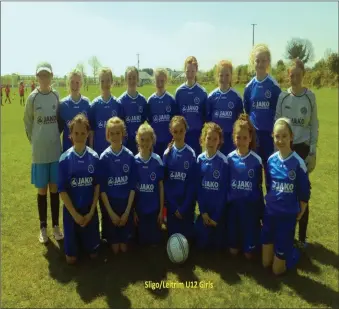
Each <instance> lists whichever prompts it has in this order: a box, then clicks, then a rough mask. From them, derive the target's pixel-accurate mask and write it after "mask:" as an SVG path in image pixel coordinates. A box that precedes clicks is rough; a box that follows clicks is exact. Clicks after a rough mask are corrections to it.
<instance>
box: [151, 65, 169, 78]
mask: <svg viewBox="0 0 339 309" xmlns="http://www.w3.org/2000/svg"><path fill="white" fill-rule="evenodd" d="M160 74H164V75H165V77H166V80H168V72H167V70H166V69H162V68H158V69H155V71H154V77H155V78H156V77H157V76H159V75H160Z"/></svg>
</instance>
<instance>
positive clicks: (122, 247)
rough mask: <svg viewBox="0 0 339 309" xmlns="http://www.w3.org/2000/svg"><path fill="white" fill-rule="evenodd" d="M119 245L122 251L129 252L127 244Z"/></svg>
mask: <svg viewBox="0 0 339 309" xmlns="http://www.w3.org/2000/svg"><path fill="white" fill-rule="evenodd" d="M119 247H120V251H121V252H127V244H120V246H119Z"/></svg>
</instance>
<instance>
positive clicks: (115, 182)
mask: <svg viewBox="0 0 339 309" xmlns="http://www.w3.org/2000/svg"><path fill="white" fill-rule="evenodd" d="M127 182H128V176H121V177H109V178H108V181H107V184H108V186H110V187H112V186H122V185H126V184H127Z"/></svg>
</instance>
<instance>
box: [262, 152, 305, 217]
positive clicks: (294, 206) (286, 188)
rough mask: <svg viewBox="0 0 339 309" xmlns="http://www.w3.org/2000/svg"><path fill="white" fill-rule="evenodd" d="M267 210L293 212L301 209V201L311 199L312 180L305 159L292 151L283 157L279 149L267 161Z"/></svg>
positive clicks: (281, 212) (269, 211) (283, 212)
mask: <svg viewBox="0 0 339 309" xmlns="http://www.w3.org/2000/svg"><path fill="white" fill-rule="evenodd" d="M266 181H267V195H266V211H267V212H268V213H274V214H293V213H298V212H299V211H300V201H303V202H308V200H309V199H310V181H309V178H308V173H307V168H306V165H305V162H304V160H303V159H301V158H300V156H299V155H298V154H297V153H296V152H294V151H293V152H292V153H291V155H290V156H288V157H287V158H286V159H282V158H281V156H280V154H279V152H278V151H277V152H276V153H274V154H273V155H271V156H270V157H269V159H268V161H267V174H266Z"/></svg>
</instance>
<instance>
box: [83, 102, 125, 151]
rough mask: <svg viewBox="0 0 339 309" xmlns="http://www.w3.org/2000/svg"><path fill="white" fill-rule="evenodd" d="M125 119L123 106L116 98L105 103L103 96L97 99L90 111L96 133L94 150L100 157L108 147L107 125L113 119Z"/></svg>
mask: <svg viewBox="0 0 339 309" xmlns="http://www.w3.org/2000/svg"><path fill="white" fill-rule="evenodd" d="M115 116H116V117H119V118H121V119H122V118H123V113H122V107H121V104H120V103H119V102H118V101H117V99H116V98H115V97H114V96H111V97H110V98H109V100H108V101H104V100H103V98H102V96H99V97H97V98H95V99H94V100H93V102H92V104H91V109H90V117H89V118H90V125H91V130H93V131H94V136H93V149H94V150H95V151H96V152H97V153H98V154H99V155H100V154H101V153H102V152H103V151H104V150H105V149H106V148H107V147H108V146H109V143H108V141H107V140H106V123H107V120H109V119H110V118H112V117H115Z"/></svg>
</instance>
